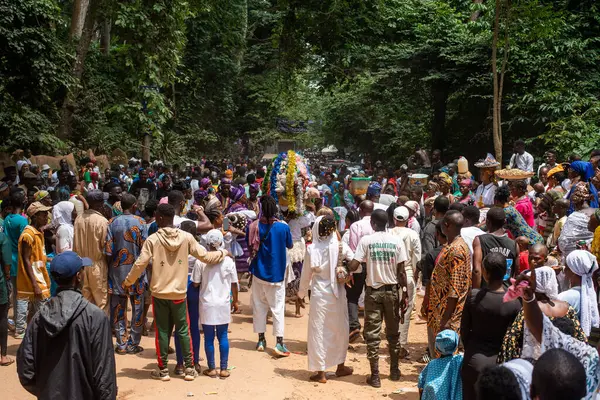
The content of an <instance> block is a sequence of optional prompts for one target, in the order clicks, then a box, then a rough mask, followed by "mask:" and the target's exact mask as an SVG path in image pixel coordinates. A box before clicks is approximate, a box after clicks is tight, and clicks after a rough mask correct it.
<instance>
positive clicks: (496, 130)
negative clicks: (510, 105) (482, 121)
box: [492, 0, 502, 164]
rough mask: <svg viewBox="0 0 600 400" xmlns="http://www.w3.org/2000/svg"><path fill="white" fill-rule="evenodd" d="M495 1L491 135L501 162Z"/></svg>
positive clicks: (497, 21) (497, 18) (498, 10)
mask: <svg viewBox="0 0 600 400" xmlns="http://www.w3.org/2000/svg"><path fill="white" fill-rule="evenodd" d="M495 1H496V15H495V18H494V36H493V39H492V75H493V86H494V104H493V117H492V137H493V139H494V152H495V153H496V160H497V161H498V162H500V164H502V133H501V131H500V124H501V121H500V97H499V94H500V92H499V89H500V88H499V85H498V66H497V64H496V62H497V55H498V31H499V29H500V28H499V25H500V8H501V7H500V5H501V4H500V2H501V1H502V0H495Z"/></svg>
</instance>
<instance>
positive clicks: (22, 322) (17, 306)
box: [10, 276, 29, 335]
mask: <svg viewBox="0 0 600 400" xmlns="http://www.w3.org/2000/svg"><path fill="white" fill-rule="evenodd" d="M10 282H11V285H12V292H13V313H14V321H15V334H17V335H20V334H21V333H25V328H26V327H27V310H28V309H29V301H28V300H23V299H17V277H16V276H11V277H10Z"/></svg>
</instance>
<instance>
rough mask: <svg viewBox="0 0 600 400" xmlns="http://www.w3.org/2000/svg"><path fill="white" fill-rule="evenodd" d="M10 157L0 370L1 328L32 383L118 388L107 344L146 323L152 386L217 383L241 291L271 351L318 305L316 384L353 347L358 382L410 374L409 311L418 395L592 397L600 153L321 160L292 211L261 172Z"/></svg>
mask: <svg viewBox="0 0 600 400" xmlns="http://www.w3.org/2000/svg"><path fill="white" fill-rule="evenodd" d="M16 154H18V160H17V162H16V166H15V167H7V168H5V170H4V173H5V177H4V178H3V179H2V181H1V182H0V201H1V204H0V208H1V218H2V221H1V223H0V227H1V232H0V249H1V251H2V265H3V268H2V269H1V271H0V350H1V354H0V355H1V359H0V365H3V366H5V365H10V364H12V363H13V362H14V361H15V360H13V359H12V358H11V357H8V356H7V337H8V332H9V331H11V332H13V334H14V337H15V338H17V339H20V340H22V342H21V345H20V347H19V350H18V354H17V359H16V361H17V367H18V372H19V378H20V381H21V383H22V385H23V386H24V387H25V388H26V389H27V390H28V391H29V392H31V393H33V394H34V395H37V396H42V393H44V395H43V396H42V397H48V396H47V394H48V393H54V394H56V396H57V397H56V398H73V399H75V398H106V399H111V398H115V397H116V392H117V380H116V373H115V354H117V355H123V356H127V355H129V354H138V353H140V352H143V351H144V349H143V348H142V347H141V346H140V343H141V338H142V336H144V335H148V334H149V331H151V330H154V334H155V338H156V340H155V343H156V349H155V350H156V354H157V360H158V368H157V369H156V370H155V371H152V374H151V375H152V378H155V379H158V380H162V381H168V380H170V379H171V375H175V376H182V377H183V378H184V379H185V380H188V381H192V380H194V379H195V378H196V377H197V376H198V374H199V373H200V374H202V375H205V376H207V377H210V378H217V377H219V378H221V379H226V378H227V377H229V376H230V373H231V372H230V370H229V368H228V355H229V351H230V348H229V340H228V329H229V324H230V323H231V321H232V317H231V315H232V314H235V313H239V312H240V308H241V306H242V305H241V303H240V301H239V298H238V295H239V292H247V291H249V290H250V291H251V296H250V304H248V306H251V308H252V317H253V330H254V332H255V333H256V335H257V338H256V350H257V351H266V350H267V348H268V346H267V337H266V333H267V332H266V330H267V329H266V328H267V318H269V316H270V317H271V318H272V321H273V332H272V336H273V337H274V338H275V342H274V345H273V346H272V351H273V352H274V353H275V354H276V355H277V356H278V357H287V356H289V355H290V352H289V350H288V349H287V346H286V344H285V341H284V335H285V332H284V327H285V321H284V319H285V306H286V303H287V302H291V303H293V304H294V305H295V316H296V317H297V318H302V317H303V311H302V310H303V309H304V308H305V307H306V305H305V302H306V301H307V299H308V301H309V303H310V309H309V310H310V312H309V313H308V332H307V348H308V366H307V367H308V369H309V370H310V371H312V372H314V374H312V375H310V376H309V379H310V380H311V381H314V382H319V383H326V382H327V379H328V376H327V375H326V371H327V370H328V369H330V368H335V375H336V376H337V377H343V376H347V375H351V374H352V373H353V370H352V368H351V367H349V366H347V365H345V362H346V355H347V351H348V346H349V343H354V342H356V341H358V340H361V338H362V339H364V341H365V343H366V347H367V359H368V361H369V365H370V374H369V376H368V377H367V380H366V382H367V383H368V384H369V385H371V386H373V387H376V388H377V387H381V379H382V378H383V377H384V376H388V377H389V379H391V380H392V381H398V380H400V379H401V372H400V367H399V366H400V360H402V359H405V358H408V357H409V351H408V346H407V344H408V332H409V329H410V325H411V322H412V323H413V324H414V323H417V324H426V326H427V341H428V346H427V348H426V349H425V350H424V353H423V354H419V355H417V356H418V357H420V362H422V363H423V364H426V367H425V369H424V370H423V371H422V373H421V375H420V377H419V383H418V386H419V389H420V393H421V397H422V398H423V399H462V398H465V399H521V400H525V399H530V398H531V399H541V400H549V399H573V398H594V396H596V393H597V392H598V388H599V385H600V365H599V364H598V363H599V356H598V351H597V350H596V348H595V346H596V345H597V344H598V342H599V340H598V338H599V333H600V330H599V328H600V313H599V311H598V295H597V293H598V283H599V280H598V276H597V275H598V273H599V272H598V263H597V256H598V255H600V230H599V229H600V228H599V226H600V208H598V191H597V189H598V188H600V168H599V166H598V162H599V161H600V151H594V152H593V153H592V154H591V155H590V157H589V160H588V161H583V160H581V159H578V157H576V156H572V157H570V158H569V160H567V161H565V162H558V154H557V152H556V151H554V150H548V151H547V152H546V153H545V154H544V162H543V163H541V165H539V166H538V168H537V169H534V168H535V162H534V157H533V156H532V155H531V154H529V153H528V152H527V151H526V149H525V144H524V143H523V142H521V141H517V142H516V143H515V146H514V154H513V155H512V156H511V158H510V162H509V168H508V169H505V170H501V171H499V169H500V167H501V165H500V162H498V161H497V160H495V159H494V158H493V157H492V156H491V155H489V154H488V155H487V157H485V158H483V159H481V160H478V161H477V162H475V163H474V167H475V168H477V170H478V175H477V176H476V175H475V174H473V173H472V172H471V171H470V170H469V164H468V161H467V160H466V159H465V158H464V157H461V158H459V159H457V160H454V161H452V162H450V163H448V164H445V163H444V162H443V161H442V152H441V151H439V150H434V151H433V152H432V153H431V155H430V154H429V153H428V152H427V151H425V150H423V149H421V148H417V149H416V151H415V153H414V154H413V155H412V156H411V157H410V158H409V159H408V160H407V164H406V165H402V166H401V167H399V168H390V167H389V166H386V165H385V164H384V163H383V162H379V161H377V162H375V163H373V164H371V163H370V162H364V161H363V164H362V166H361V167H360V168H348V167H347V166H345V165H340V166H332V165H327V164H322V163H320V162H313V163H310V164H309V165H310V172H309V174H308V176H307V177H306V179H305V181H304V182H303V186H304V187H303V192H302V194H303V196H302V199H301V201H303V204H304V207H303V208H302V210H303V211H302V212H301V213H298V212H294V210H292V209H290V207H288V206H287V205H286V204H284V203H283V202H282V201H281V199H279V200H278V196H277V194H276V193H275V192H274V190H275V189H274V188H275V186H273V187H271V185H266V184H263V180H264V179H265V176H268V173H269V168H268V167H267V166H263V165H262V164H260V163H251V162H242V161H240V162H232V161H230V160H221V161H218V162H214V161H210V160H206V159H202V160H201V161H200V162H199V163H197V165H186V166H185V167H183V168H180V167H179V166H177V165H173V166H167V165H164V164H163V163H161V162H154V163H152V164H151V163H149V162H146V161H140V160H136V159H131V160H130V161H129V163H128V164H127V165H119V166H116V167H114V168H111V169H106V170H105V171H103V172H101V171H99V168H98V167H97V166H96V163H95V161H94V160H90V159H84V160H81V161H80V163H79V164H80V166H79V167H78V168H77V169H76V168H72V167H71V166H69V164H68V163H67V161H66V160H63V161H61V163H60V167H59V168H58V170H57V171H52V170H51V168H50V167H49V166H48V165H43V166H41V167H39V166H36V165H32V163H31V162H30V161H29V159H28V154H27V153H26V152H17V153H16ZM309 162H310V160H309ZM507 170H508V171H510V172H509V173H508V174H504V175H503V172H502V171H507ZM365 179H366V180H368V182H369V183H368V188H366V190H358V189H357V186H355V182H357V180H363V181H364V180H365ZM417 296H421V297H422V298H423V299H422V305H421V307H420V309H417V307H416V305H417ZM150 306H152V313H151V316H150V317H149V311H150ZM9 309H12V314H11V317H12V318H9ZM129 310H130V311H129ZM361 311H364V318H362V319H361V318H360V314H361ZM129 312H130V313H131V315H129V314H128V313H129ZM363 325H364V326H363ZM382 329H385V338H386V340H387V342H388V349H389V360H390V367H389V373H388V371H386V372H384V373H380V366H379V347H380V345H381V337H382ZM201 333H203V335H204V353H205V355H206V363H207V368H201V366H200V363H199V360H200V342H201V340H200V338H201ZM171 337H174V341H173V342H171ZM215 338H216V340H217V341H218V347H219V363H218V364H217V362H216V351H215ZM76 353H77V356H74V354H76ZM171 353H175V356H176V357H175V358H176V362H175V368H174V369H169V368H168V358H169V354H171ZM49 398H50V397H49Z"/></svg>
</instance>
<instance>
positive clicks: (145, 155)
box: [142, 130, 152, 162]
mask: <svg viewBox="0 0 600 400" xmlns="http://www.w3.org/2000/svg"><path fill="white" fill-rule="evenodd" d="M151 139H152V135H151V134H150V132H148V130H146V132H145V133H144V141H143V142H142V160H144V161H148V162H150V145H151Z"/></svg>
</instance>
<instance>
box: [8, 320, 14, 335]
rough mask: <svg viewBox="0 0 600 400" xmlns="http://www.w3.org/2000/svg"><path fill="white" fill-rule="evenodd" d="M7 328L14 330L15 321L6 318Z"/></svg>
mask: <svg viewBox="0 0 600 400" xmlns="http://www.w3.org/2000/svg"><path fill="white" fill-rule="evenodd" d="M8 330H9V331H11V332H14V331H15V330H16V326H15V321H13V320H12V319H10V318H9V319H8Z"/></svg>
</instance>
